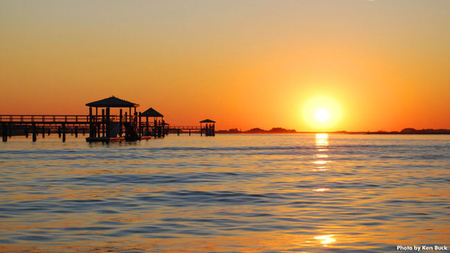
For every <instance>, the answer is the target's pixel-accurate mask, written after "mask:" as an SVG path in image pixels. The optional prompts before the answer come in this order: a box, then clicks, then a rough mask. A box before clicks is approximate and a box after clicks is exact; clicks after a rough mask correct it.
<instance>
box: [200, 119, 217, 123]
mask: <svg viewBox="0 0 450 253" xmlns="http://www.w3.org/2000/svg"><path fill="white" fill-rule="evenodd" d="M200 123H216V122H215V121H214V120H210V119H204V120H202V121H200Z"/></svg>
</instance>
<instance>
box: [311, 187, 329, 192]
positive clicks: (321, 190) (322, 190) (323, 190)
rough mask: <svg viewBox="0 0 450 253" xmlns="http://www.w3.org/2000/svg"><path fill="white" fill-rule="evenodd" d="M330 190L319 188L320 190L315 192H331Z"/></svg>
mask: <svg viewBox="0 0 450 253" xmlns="http://www.w3.org/2000/svg"><path fill="white" fill-rule="evenodd" d="M329 190H330V189H329V188H318V189H314V191H315V192H326V191H329Z"/></svg>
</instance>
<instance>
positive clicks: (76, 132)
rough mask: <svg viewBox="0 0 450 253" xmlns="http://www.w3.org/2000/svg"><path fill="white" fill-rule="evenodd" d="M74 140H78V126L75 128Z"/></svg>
mask: <svg viewBox="0 0 450 253" xmlns="http://www.w3.org/2000/svg"><path fill="white" fill-rule="evenodd" d="M75 138H78V126H75Z"/></svg>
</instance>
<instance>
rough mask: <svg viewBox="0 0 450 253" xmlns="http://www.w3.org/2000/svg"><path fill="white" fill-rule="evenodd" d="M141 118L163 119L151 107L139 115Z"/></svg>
mask: <svg viewBox="0 0 450 253" xmlns="http://www.w3.org/2000/svg"><path fill="white" fill-rule="evenodd" d="M141 116H146V117H164V116H163V115H162V114H161V113H159V112H157V111H156V110H155V109H153V108H152V107H150V108H148V109H147V110H146V111H145V112H143V113H141Z"/></svg>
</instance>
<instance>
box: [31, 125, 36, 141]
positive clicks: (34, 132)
mask: <svg viewBox="0 0 450 253" xmlns="http://www.w3.org/2000/svg"><path fill="white" fill-rule="evenodd" d="M31 128H32V131H33V142H36V137H37V133H36V125H35V124H34V123H33V125H32V127H31Z"/></svg>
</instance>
